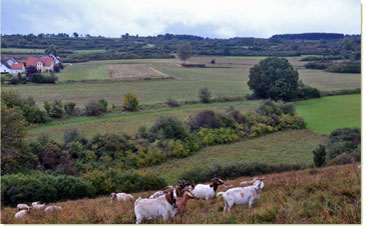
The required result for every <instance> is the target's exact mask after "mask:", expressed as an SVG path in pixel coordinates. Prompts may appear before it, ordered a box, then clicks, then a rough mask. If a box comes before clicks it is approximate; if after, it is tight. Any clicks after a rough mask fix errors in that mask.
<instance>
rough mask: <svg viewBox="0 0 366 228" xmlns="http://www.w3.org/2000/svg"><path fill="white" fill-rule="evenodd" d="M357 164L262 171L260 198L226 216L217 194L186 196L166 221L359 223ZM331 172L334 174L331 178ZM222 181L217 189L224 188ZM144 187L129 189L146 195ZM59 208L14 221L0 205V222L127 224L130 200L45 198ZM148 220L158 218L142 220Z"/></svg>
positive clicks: (235, 183)
mask: <svg viewBox="0 0 366 228" xmlns="http://www.w3.org/2000/svg"><path fill="white" fill-rule="evenodd" d="M357 166H358V164H352V165H343V166H332V167H327V168H322V169H311V170H303V171H293V172H286V173H280V174H271V175H266V176H265V177H266V179H265V180H264V183H265V186H264V188H263V191H262V193H261V196H260V199H259V200H258V201H257V202H256V203H255V204H254V205H253V208H252V209H248V207H247V205H244V206H234V207H233V210H232V213H231V214H230V215H225V216H224V215H223V206H224V202H223V199H222V197H219V198H215V199H211V200H208V201H200V200H191V201H188V204H187V211H186V214H184V215H180V216H178V217H176V218H171V219H170V220H168V221H167V222H166V223H171V224H258V223H272V224H331V223H339V224H360V223H361V186H360V182H361V181H360V175H361V173H360V169H358V168H357ZM334 177H337V178H334ZM251 179H252V178H249V177H243V178H239V179H235V180H226V181H225V184H227V185H229V184H232V185H233V186H239V184H240V182H241V181H244V180H251ZM225 190H226V189H225V188H224V187H223V186H220V187H219V188H218V192H219V191H225ZM152 193H153V192H152V191H149V192H139V193H135V194H133V195H134V197H135V199H136V198H137V197H139V196H142V197H147V196H148V195H150V194H152ZM50 205H59V206H61V207H62V208H63V211H62V212H59V213H57V212H56V213H52V214H49V215H47V216H46V215H45V214H44V212H42V211H33V212H32V213H31V214H29V215H28V216H26V217H24V218H22V219H18V220H15V219H14V214H15V213H16V212H17V209H15V208H3V209H2V211H1V215H2V218H1V222H2V223H4V224H24V223H26V224H131V223H134V222H135V219H134V212H133V205H132V203H113V204H110V203H109V198H108V197H101V198H97V199H81V200H75V201H67V202H59V203H51V204H50ZM145 223H150V224H160V223H165V222H164V221H162V220H152V221H145Z"/></svg>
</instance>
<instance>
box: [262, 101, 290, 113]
mask: <svg viewBox="0 0 366 228" xmlns="http://www.w3.org/2000/svg"><path fill="white" fill-rule="evenodd" d="M256 111H257V113H259V114H261V115H264V116H269V115H272V114H274V115H282V114H289V115H293V114H294V113H295V107H294V105H293V104H292V103H283V102H278V103H276V102H273V101H272V100H265V101H264V102H263V103H262V104H261V105H260V106H259V107H258V108H257V110H256Z"/></svg>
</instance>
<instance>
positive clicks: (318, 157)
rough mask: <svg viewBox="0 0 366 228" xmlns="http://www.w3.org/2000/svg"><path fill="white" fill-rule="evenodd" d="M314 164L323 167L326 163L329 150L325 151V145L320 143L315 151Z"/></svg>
mask: <svg viewBox="0 0 366 228" xmlns="http://www.w3.org/2000/svg"><path fill="white" fill-rule="evenodd" d="M313 155H314V165H315V166H316V167H322V166H323V165H324V164H325V160H326V155H327V152H325V146H324V145H322V144H319V146H318V148H316V149H315V150H314V151H313Z"/></svg>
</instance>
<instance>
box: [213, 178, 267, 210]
mask: <svg viewBox="0 0 366 228" xmlns="http://www.w3.org/2000/svg"><path fill="white" fill-rule="evenodd" d="M263 180H264V178H261V179H259V180H258V179H255V181H254V184H253V185H251V186H247V187H237V188H232V189H229V190H227V191H226V192H219V193H217V196H220V195H222V196H223V198H224V202H225V207H224V214H225V212H226V211H229V213H230V210H231V208H232V207H233V206H234V205H241V204H246V203H247V204H248V207H249V208H251V207H252V204H253V203H254V201H255V200H258V199H259V197H260V193H261V191H262V189H263V187H264V183H263Z"/></svg>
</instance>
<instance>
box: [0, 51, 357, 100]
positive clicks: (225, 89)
mask: <svg viewBox="0 0 366 228" xmlns="http://www.w3.org/2000/svg"><path fill="white" fill-rule="evenodd" d="M209 59H212V57H202V58H199V57H193V58H192V60H191V61H194V62H200V61H201V62H205V63H206V64H207V63H208V60H209ZM222 59H224V58H222ZM222 59H216V62H217V63H218V64H219V65H220V64H222V65H225V66H232V68H182V67H179V66H177V65H176V64H177V63H178V61H177V60H175V59H161V60H151V59H150V60H111V61H94V62H87V63H77V64H73V65H72V66H69V67H66V69H65V70H64V71H63V72H62V73H60V74H58V77H59V81H60V82H58V83H57V84H55V85H34V84H27V85H17V86H11V85H5V86H3V89H4V90H18V91H19V93H20V94H21V95H23V96H32V97H34V99H35V101H36V104H37V105H43V102H44V101H54V100H56V99H59V100H62V101H74V102H76V105H77V106H84V105H86V104H87V103H88V102H89V101H91V100H94V99H95V97H98V98H104V99H106V100H107V101H108V102H109V103H110V104H113V103H114V104H120V103H121V102H122V96H123V94H126V93H128V92H133V93H135V94H136V95H137V97H138V99H139V101H140V103H141V104H153V103H161V102H165V101H166V100H167V99H168V98H172V99H175V100H179V101H182V100H197V94H198V90H199V89H200V88H202V87H207V88H208V89H209V90H211V91H212V92H213V96H214V97H215V96H229V97H230V96H244V95H245V94H247V93H250V91H249V87H248V85H247V82H248V80H249V78H248V75H249V69H250V67H252V65H253V64H255V63H257V62H258V61H259V60H245V59H244V60H232V61H233V62H230V61H231V60H230V61H228V60H225V61H224V60H222ZM220 61H223V62H221V63H220ZM248 61H249V62H248ZM291 61H292V60H291ZM294 61H295V60H294ZM295 62H296V63H297V64H299V74H300V79H301V80H303V81H304V82H305V83H307V84H309V85H310V86H313V87H316V88H319V89H320V90H340V89H346V88H360V85H361V83H360V82H361V77H360V74H352V75H350V74H336V73H328V72H324V71H321V70H307V69H301V67H300V66H301V65H303V63H302V62H299V61H295ZM114 63H120V64H121V63H149V64H151V65H152V66H153V68H154V69H156V70H157V71H159V72H161V73H163V74H165V75H168V76H170V77H172V78H174V79H172V80H141V81H132V82H125V81H119V80H109V72H108V65H111V64H114ZM212 65H213V64H212ZM69 80H75V81H76V82H67V81H69ZM80 80H82V81H81V82H79V81H80ZM88 80H91V81H88ZM45 94H47V96H45Z"/></svg>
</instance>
